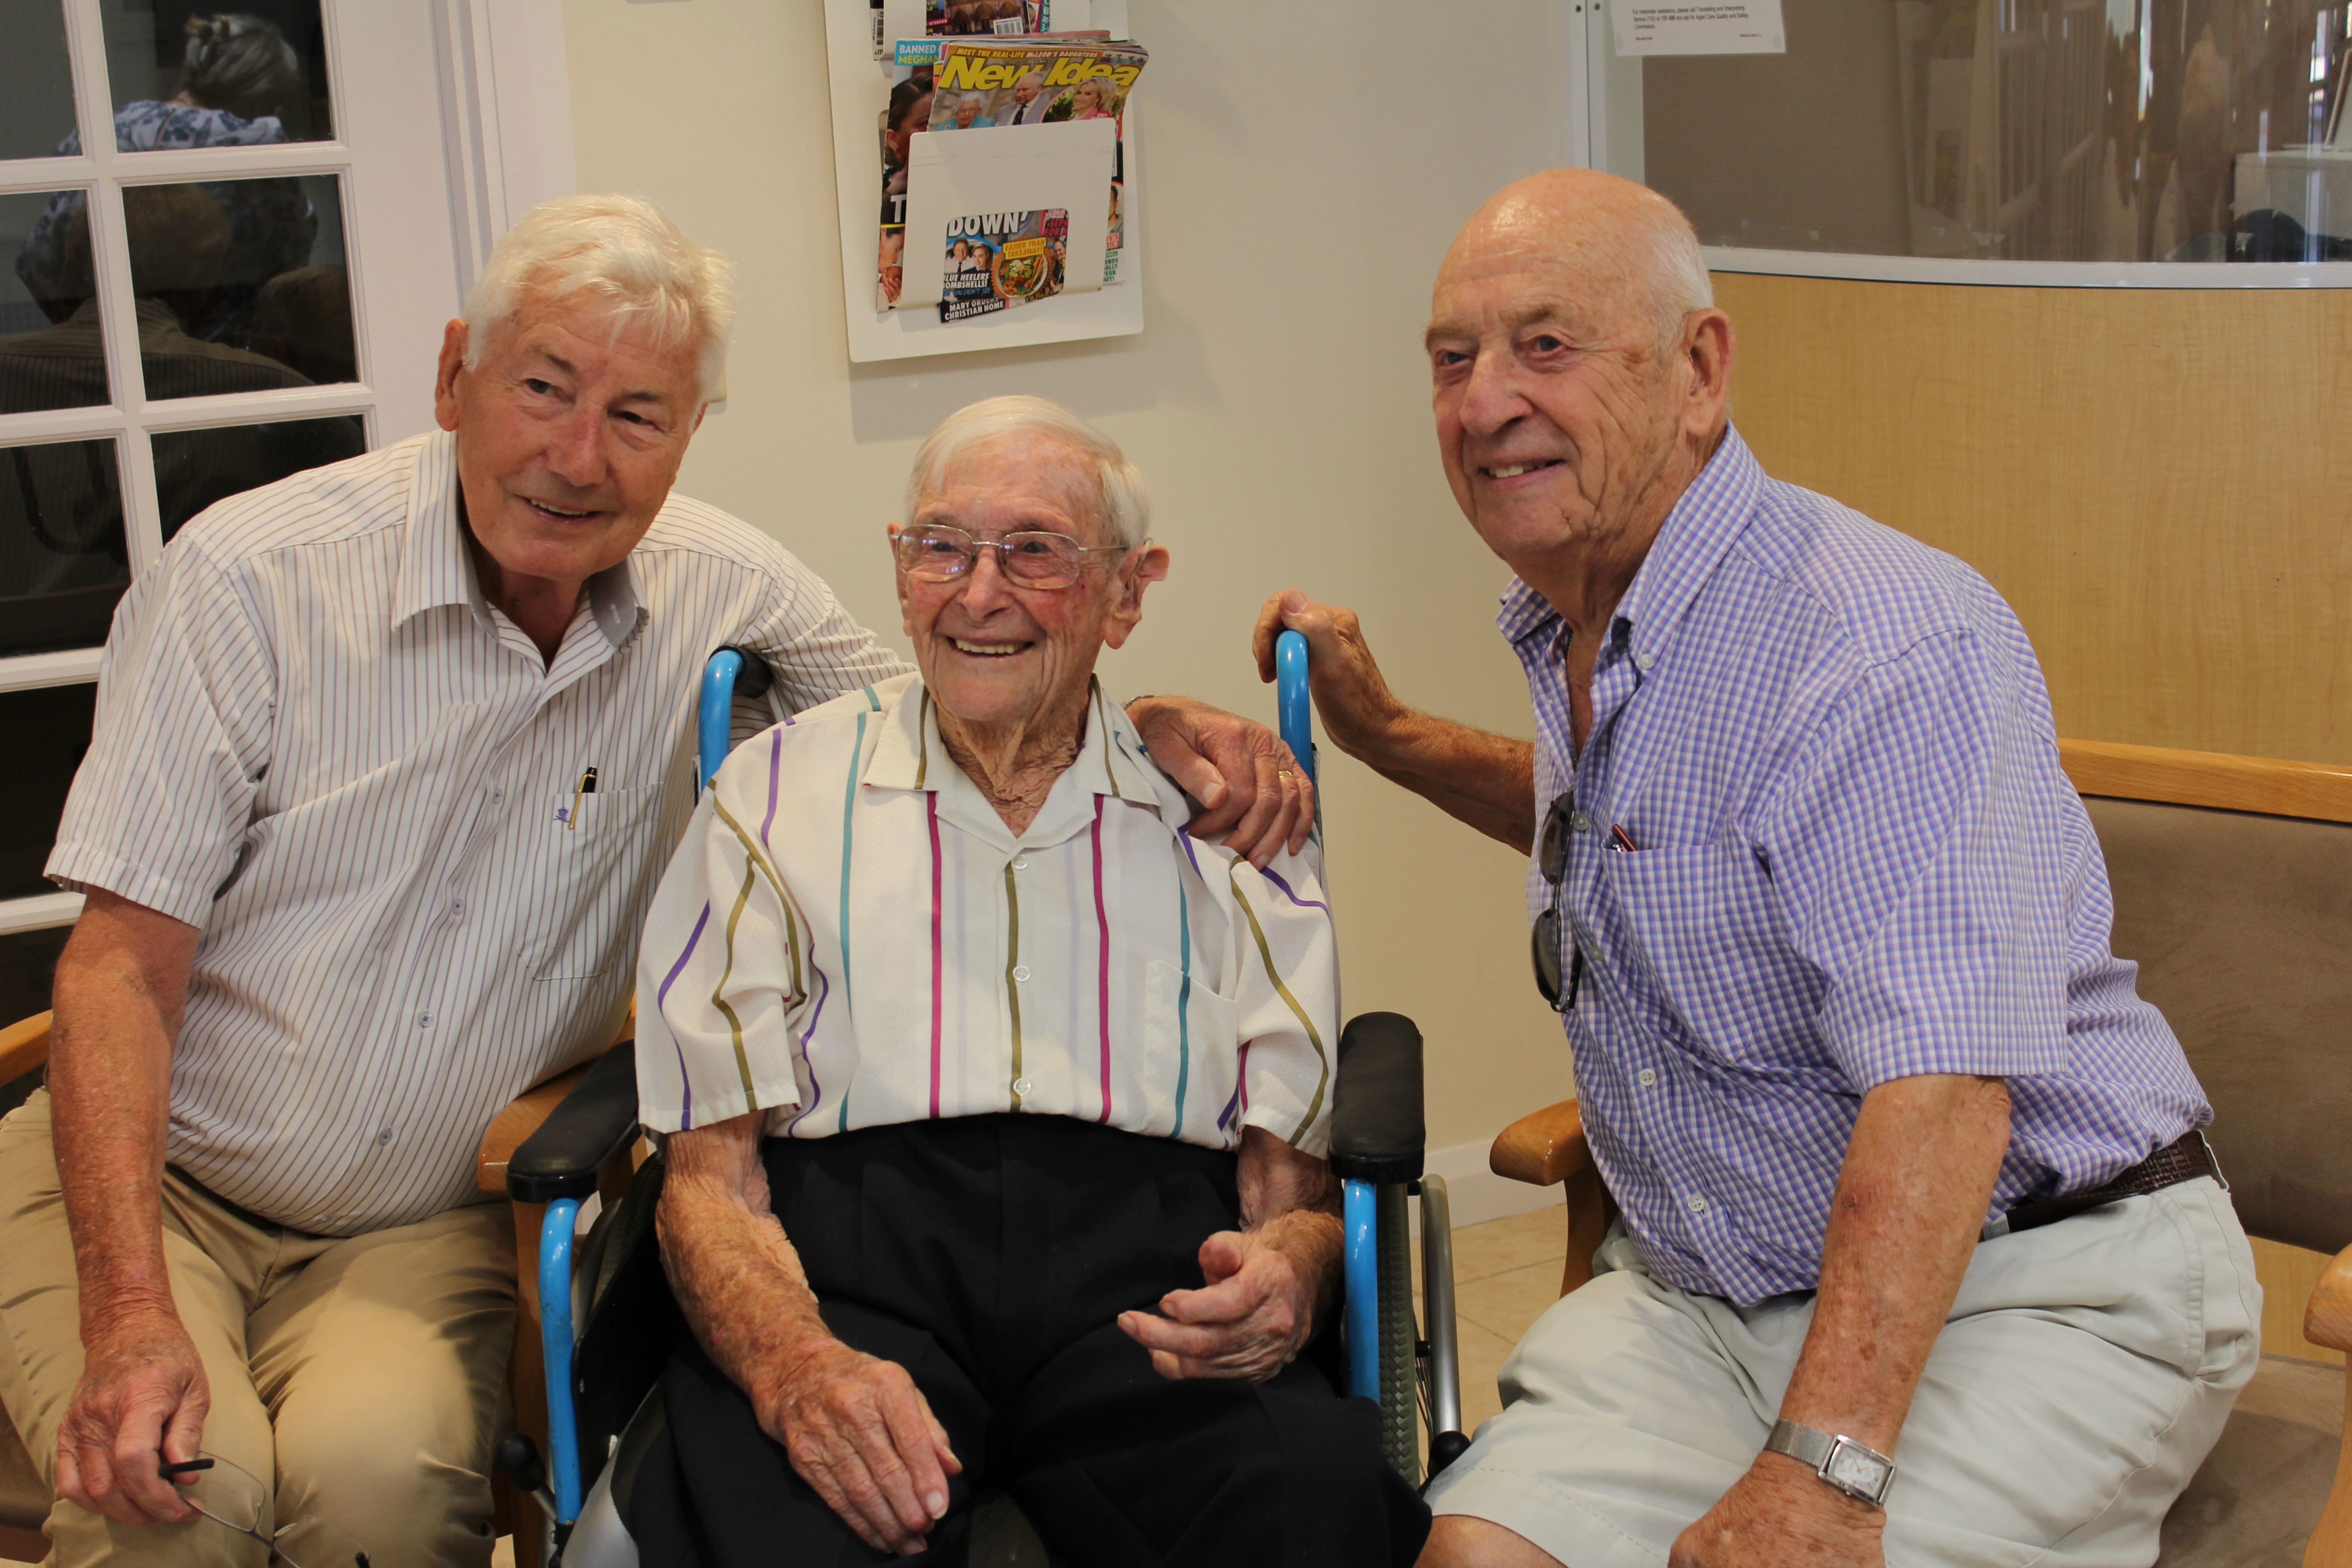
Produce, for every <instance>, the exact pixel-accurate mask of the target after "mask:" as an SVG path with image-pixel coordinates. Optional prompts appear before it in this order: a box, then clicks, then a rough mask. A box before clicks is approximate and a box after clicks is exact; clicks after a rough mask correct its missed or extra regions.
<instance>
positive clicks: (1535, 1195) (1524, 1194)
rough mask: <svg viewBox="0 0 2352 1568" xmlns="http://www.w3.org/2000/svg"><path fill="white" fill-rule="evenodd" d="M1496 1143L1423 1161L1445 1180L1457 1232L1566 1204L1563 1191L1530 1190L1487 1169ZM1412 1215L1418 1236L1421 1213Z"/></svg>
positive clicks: (1439, 1152) (1460, 1147)
mask: <svg viewBox="0 0 2352 1568" xmlns="http://www.w3.org/2000/svg"><path fill="white" fill-rule="evenodd" d="M1494 1142H1495V1141H1494V1140H1493V1139H1491V1138H1488V1139H1484V1140H1481V1141H1480V1142H1475V1143H1454V1144H1451V1145H1449V1146H1447V1147H1445V1148H1443V1149H1432V1150H1431V1151H1429V1153H1428V1156H1427V1158H1426V1159H1424V1160H1423V1169H1424V1170H1426V1171H1427V1172H1428V1173H1430V1174H1431V1175H1433V1176H1443V1177H1444V1178H1445V1197H1446V1201H1447V1203H1448V1204H1450V1205H1452V1207H1453V1211H1454V1212H1453V1218H1454V1229H1456V1230H1460V1229H1461V1228H1462V1227H1463V1226H1471V1225H1484V1224H1486V1222H1487V1221H1488V1220H1490V1219H1508V1218H1510V1217H1511V1215H1520V1214H1532V1213H1534V1212H1535V1211H1536V1210H1537V1209H1543V1208H1558V1207H1559V1206H1560V1205H1561V1203H1562V1202H1563V1201H1565V1197H1566V1191H1567V1189H1565V1188H1564V1187H1556V1186H1555V1187H1531V1186H1529V1185H1528V1184H1527V1183H1525V1182H1514V1181H1512V1180H1510V1179H1509V1178H1508V1177H1507V1176H1498V1175H1496V1174H1495V1173H1494V1172H1493V1171H1491V1170H1489V1169H1488V1168H1487V1166H1486V1151H1487V1150H1488V1149H1489V1148H1490V1147H1492V1146H1493V1144H1494ZM1412 1212H1413V1223H1414V1228H1415V1233H1416V1234H1418V1233H1419V1226H1420V1217H1421V1210H1420V1208H1419V1207H1418V1206H1417V1205H1416V1206H1415V1207H1414V1209H1413V1211H1412Z"/></svg>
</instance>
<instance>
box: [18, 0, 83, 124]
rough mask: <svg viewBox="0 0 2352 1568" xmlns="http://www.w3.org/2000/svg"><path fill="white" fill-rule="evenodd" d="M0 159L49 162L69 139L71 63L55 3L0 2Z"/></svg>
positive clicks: (62, 13)
mask: <svg viewBox="0 0 2352 1568" xmlns="http://www.w3.org/2000/svg"><path fill="white" fill-rule="evenodd" d="M0 38H5V39H7V40H8V45H7V47H5V48H0V158H47V157H52V156H54V155H55V154H56V153H57V151H58V142H59V141H60V140H62V139H64V138H65V137H68V136H69V135H71V134H72V133H73V128H74V106H73V63H72V60H71V58H70V57H68V55H67V53H66V12H65V7H64V6H63V5H60V4H59V3H58V0H0Z"/></svg>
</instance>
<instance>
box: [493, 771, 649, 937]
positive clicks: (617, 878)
mask: <svg viewBox="0 0 2352 1568" xmlns="http://www.w3.org/2000/svg"><path fill="white" fill-rule="evenodd" d="M661 798H662V792H661V791H660V790H659V789H601V788H600V789H597V790H595V791H593V793H588V794H582V795H576V796H575V795H574V794H573V793H572V791H570V790H566V791H564V792H563V793H562V795H557V796H554V797H552V798H549V799H546V801H545V804H544V805H541V808H540V816H541V827H540V830H539V831H537V832H535V833H532V834H530V835H528V836H527V837H528V839H529V842H530V851H529V856H528V858H527V860H526V863H525V864H524V865H523V866H522V868H520V869H521V874H522V876H523V877H524V878H525V879H527V880H526V882H525V885H526V886H529V887H531V888H533V889H535V891H534V893H533V895H532V896H533V898H534V899H535V900H538V902H539V907H540V920H541V924H540V925H539V926H537V927H535V928H534V931H533V935H532V941H531V942H530V945H529V947H528V948H527V950H526V951H527V952H529V954H530V964H531V977H532V978H533V979H535V980H590V979H593V978H595V977H597V976H598V975H601V974H603V973H605V972H606V971H607V970H609V969H611V968H613V967H614V965H616V964H620V963H625V962H626V961H627V957H628V953H629V951H630V948H631V947H632V945H633V944H632V942H630V941H629V940H628V939H629V937H631V936H633V935H634V933H633V932H627V931H623V930H622V926H623V923H624V922H625V921H628V920H629V919H630V918H632V916H633V915H635V914H639V913H642V910H641V909H640V908H639V906H640V904H641V903H642V900H641V899H640V898H639V897H638V896H637V895H638V891H639V886H640V884H645V885H646V890H648V891H649V890H650V883H649V882H647V881H646V879H647V878H648V877H649V876H651V875H652V874H654V873H655V872H656V871H658V869H659V867H658V866H657V865H656V864H653V862H654V860H655V854H654V851H655V848H656V844H655V834H654V831H653V828H654V822H653V818H654V815H655V813H656V811H657V810H658V808H659V806H660V804H661ZM575 808H576V809H575Z"/></svg>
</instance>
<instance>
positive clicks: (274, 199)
mask: <svg viewBox="0 0 2352 1568" xmlns="http://www.w3.org/2000/svg"><path fill="white" fill-rule="evenodd" d="M122 207H123V217H124V224H125V226H126V227H127V228H128V230H129V232H130V237H131V290H132V292H134V293H135V294H137V295H138V296H139V356H140V362H141V363H142V365H143V366H144V367H145V370H146V374H147V395H148V397H150V398H151V399H153V398H165V397H200V396H203V395H205V394H208V393H217V392H257V391H261V390H265V389H267V388H270V387H278V386H307V385H310V384H312V383H315V382H334V381H355V380H357V379H358V363H357V362H358V353H357V348H356V345H355V343H354V342H353V338H352V290H351V279H350V275H349V273H348V272H347V271H346V270H345V268H344V266H343V207H342V198H341V190H340V187H339V186H338V185H337V184H336V180H335V177H334V176H333V175H331V174H315V175H305V176H302V177H299V178H289V179H266V180H208V181H205V182H204V183H203V184H185V185H132V186H129V187H127V188H126V189H125V190H124V191H123V193H122Z"/></svg>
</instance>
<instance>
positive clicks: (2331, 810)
mask: <svg viewBox="0 0 2352 1568" xmlns="http://www.w3.org/2000/svg"><path fill="white" fill-rule="evenodd" d="M2058 759H2059V761H2060V762H2061V763H2063V764H2064V765H2065V768H2066V776H2067V777H2068V778H2071V779H2073V780H2074V787H2075V788H2076V789H2077V790H2079V791H2081V792H2082V793H2083V794H2084V795H2098V796H2101V797H2104V798H2106V799H2112V800H2152V801H2159V802H2162V803H2164V804H2166V805H2202V806H2210V807H2211V808H2213V809H2215V810H2218V811H2252V812H2259V813H2261V814H2263V816H2299V817H2304V818H2307V819H2309V820H2312V821H2316V822H2352V767H2343V766H2339V765H2337V764H2336V763H2293V762H2286V761H2283V760H2281V759H2279V758H2275V757H2233V756H2230V755H2228V754H2226V753H2224V752H2176V751H2172V750H2169V749H2168V748H2166V747H2163V746H2126V745H2122V744H2119V743H2117V742H2113V741H2067V740H2061V741H2060V742H2058Z"/></svg>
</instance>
